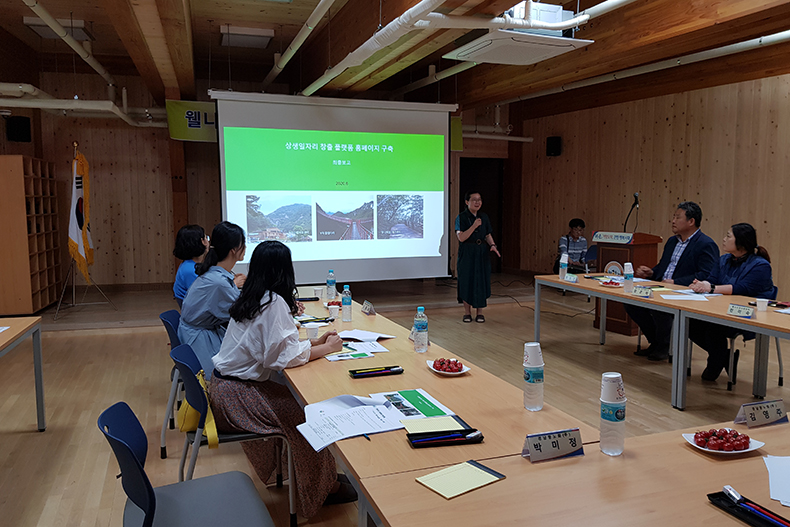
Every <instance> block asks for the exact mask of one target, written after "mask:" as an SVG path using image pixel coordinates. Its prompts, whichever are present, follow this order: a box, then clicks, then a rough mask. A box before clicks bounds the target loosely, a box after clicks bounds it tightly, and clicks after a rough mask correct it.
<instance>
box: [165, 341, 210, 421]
mask: <svg viewBox="0 0 790 527" xmlns="http://www.w3.org/2000/svg"><path fill="white" fill-rule="evenodd" d="M170 358H171V359H173V362H174V363H175V364H176V368H177V369H178V372H179V373H180V374H181V381H182V382H183V383H184V391H185V392H186V399H187V402H188V403H189V406H191V407H192V408H194V409H195V410H197V411H198V412H199V413H200V422H199V424H198V427H199V428H203V426H204V425H205V424H206V415H207V414H208V401H207V400H206V394H205V393H204V392H203V387H202V386H201V385H200V381H198V378H197V374H198V372H199V371H200V370H202V369H203V367H202V366H201V365H200V361H199V360H198V358H197V356H196V355H195V352H194V351H192V347H191V346H190V345H189V344H182V345H180V346H177V347H175V348H173V349H172V350H170Z"/></svg>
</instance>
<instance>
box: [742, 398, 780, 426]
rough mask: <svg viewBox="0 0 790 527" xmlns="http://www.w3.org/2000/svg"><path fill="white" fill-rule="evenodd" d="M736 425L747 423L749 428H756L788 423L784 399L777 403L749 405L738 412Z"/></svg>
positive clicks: (761, 402)
mask: <svg viewBox="0 0 790 527" xmlns="http://www.w3.org/2000/svg"><path fill="white" fill-rule="evenodd" d="M734 422H735V424H741V423H746V426H748V427H749V428H754V427H756V426H763V425H770V424H773V423H786V422H788V420H787V412H786V411H785V403H784V401H783V400H782V399H776V400H775V401H758V402H754V403H747V404H744V405H742V406H741V409H740V410H738V415H736V416H735V421H734Z"/></svg>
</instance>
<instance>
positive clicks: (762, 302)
mask: <svg viewBox="0 0 790 527" xmlns="http://www.w3.org/2000/svg"><path fill="white" fill-rule="evenodd" d="M757 311H768V299H767V298H758V299H757Z"/></svg>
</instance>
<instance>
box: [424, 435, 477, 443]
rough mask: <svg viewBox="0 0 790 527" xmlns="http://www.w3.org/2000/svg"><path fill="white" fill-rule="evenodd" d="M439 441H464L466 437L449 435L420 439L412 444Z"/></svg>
mask: <svg viewBox="0 0 790 527" xmlns="http://www.w3.org/2000/svg"><path fill="white" fill-rule="evenodd" d="M440 439H466V436H465V435H463V434H450V435H446V436H439V437H424V438H422V439H414V440H413V441H412V443H424V442H426V441H439V440H440Z"/></svg>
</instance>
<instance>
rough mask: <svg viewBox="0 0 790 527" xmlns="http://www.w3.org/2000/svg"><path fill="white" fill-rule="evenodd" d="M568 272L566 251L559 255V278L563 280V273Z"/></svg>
mask: <svg viewBox="0 0 790 527" xmlns="http://www.w3.org/2000/svg"><path fill="white" fill-rule="evenodd" d="M567 272H568V253H565V254H563V255H562V256H560V280H565V274H566V273H567Z"/></svg>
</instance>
